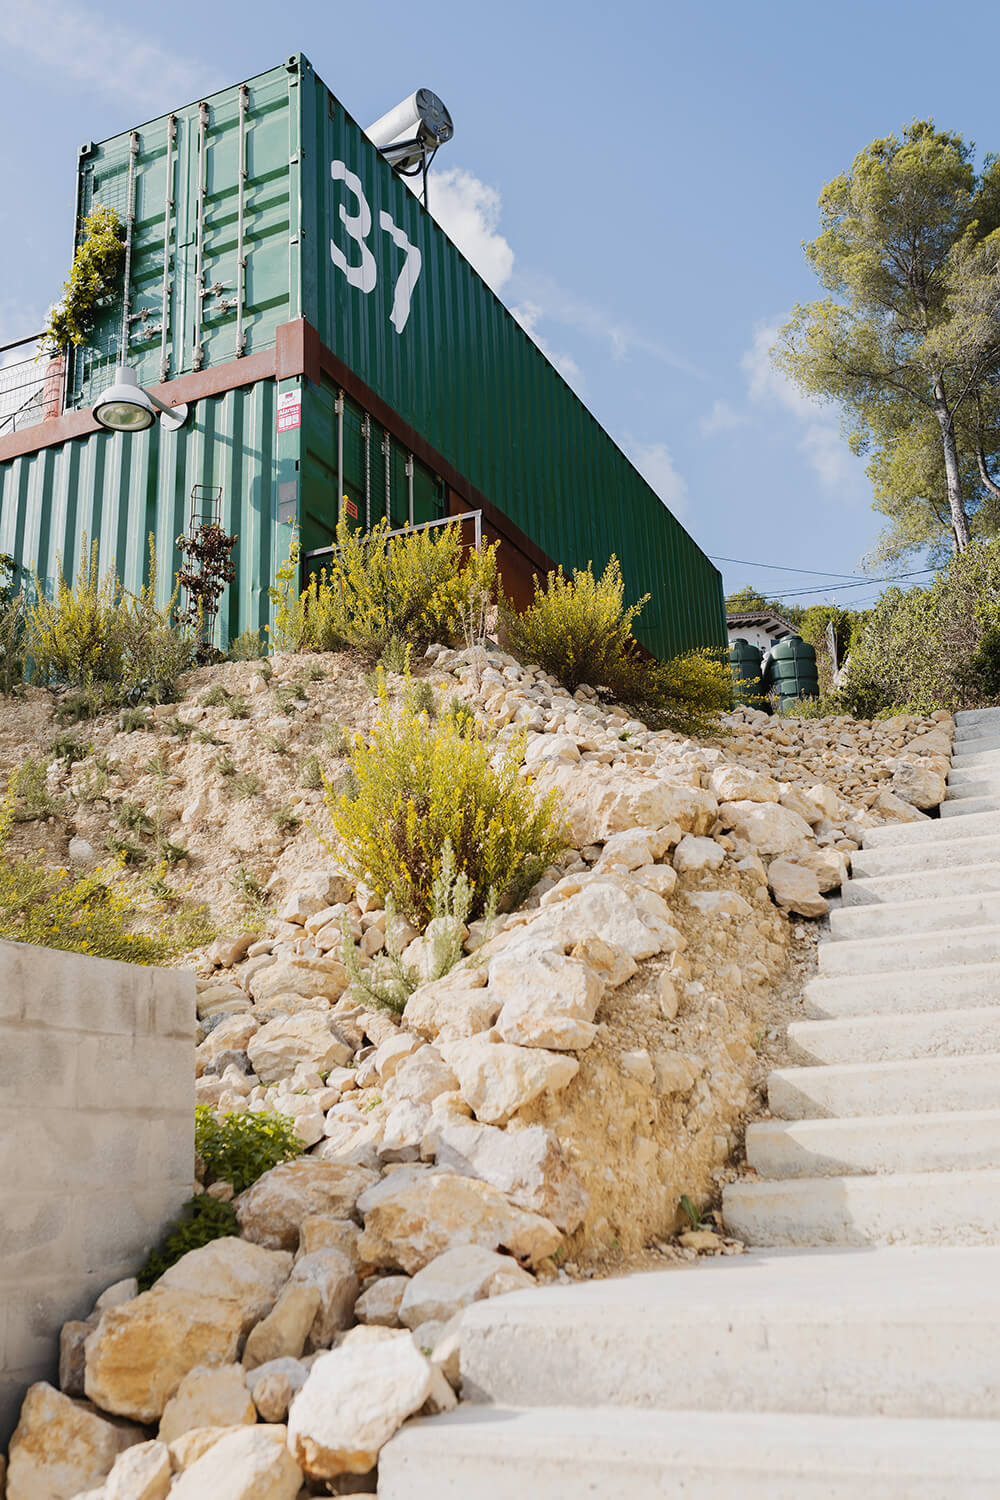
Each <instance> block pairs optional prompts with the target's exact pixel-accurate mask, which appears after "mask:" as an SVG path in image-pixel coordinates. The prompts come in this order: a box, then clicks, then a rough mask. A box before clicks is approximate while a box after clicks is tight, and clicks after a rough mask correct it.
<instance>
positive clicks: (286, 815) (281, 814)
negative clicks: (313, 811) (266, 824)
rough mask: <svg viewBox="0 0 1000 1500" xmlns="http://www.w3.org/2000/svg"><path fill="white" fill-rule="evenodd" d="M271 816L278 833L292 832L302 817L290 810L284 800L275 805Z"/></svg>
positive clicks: (297, 826) (299, 824)
mask: <svg viewBox="0 0 1000 1500" xmlns="http://www.w3.org/2000/svg"><path fill="white" fill-rule="evenodd" d="M271 816H272V819H273V821H274V826H275V828H276V829H277V830H278V832H279V833H294V832H295V830H296V829H297V828H299V827H300V826H301V824H302V819H301V818H300V817H299V816H298V814H297V813H294V812H292V809H291V808H290V807H289V806H288V804H287V803H286V802H283V803H282V804H281V806H280V807H276V808H275V809H274V812H273V813H272V815H271Z"/></svg>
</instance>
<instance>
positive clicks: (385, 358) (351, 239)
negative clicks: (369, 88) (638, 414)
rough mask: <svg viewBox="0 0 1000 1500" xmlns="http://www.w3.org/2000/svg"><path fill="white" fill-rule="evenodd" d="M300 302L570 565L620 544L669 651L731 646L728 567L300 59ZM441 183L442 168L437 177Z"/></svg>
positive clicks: (345, 354) (649, 626) (660, 645)
mask: <svg viewBox="0 0 1000 1500" xmlns="http://www.w3.org/2000/svg"><path fill="white" fill-rule="evenodd" d="M301 68H302V90H301V106H302V135H301V143H302V148H303V194H302V242H303V259H302V313H303V316H304V317H305V318H306V319H307V320H308V321H309V322H310V323H312V324H313V325H314V326H315V327H316V328H317V329H318V330H319V333H320V337H321V338H322V339H323V341H324V342H325V343H326V344H327V345H328V346H329V347H330V348H331V349H332V350H333V352H334V353H335V354H336V355H337V356H338V357H339V358H340V359H341V360H343V362H344V363H345V364H346V365H347V366H348V367H349V368H350V369H351V370H353V371H355V372H356V373H357V374H358V375H359V376H360V377H361V379H362V380H364V381H365V382H366V384H368V385H369V386H370V387H371V388H372V389H373V390H374V391H375V392H376V394H377V395H379V396H380V397H381V398H382V399H383V400H384V401H386V402H387V403H388V405H389V406H391V407H392V409H393V410H394V411H396V412H397V413H399V415H400V416H401V417H402V418H403V419H404V420H405V421H406V422H408V423H409V424H410V425H411V426H412V427H414V428H415V429H416V430H417V431H418V432H419V433H420V434H421V435H422V436H423V437H424V438H425V439H426V440H427V442H428V443H430V444H431V445H432V446H433V447H434V448H435V449H436V450H437V451H438V452H439V453H440V454H441V455H442V456H443V457H444V458H445V459H446V460H447V461H448V462H449V463H451V464H452V465H453V466H454V467H455V468H456V469H457V470H458V471H459V472H460V473H461V474H463V475H464V476H465V477H466V478H467V479H468V480H469V481H470V483H471V484H472V485H474V486H475V487H476V489H478V490H480V491H481V492H482V493H483V494H485V495H486V496H487V497H488V498H489V499H490V500H491V501H493V503H494V504H495V505H497V506H498V507H499V508H500V509H501V510H502V511H503V512H504V513H505V514H506V515H507V516H509V517H510V519H511V520H512V521H513V522H514V523H515V524H516V525H517V526H519V527H520V528H521V529H522V530H523V531H524V532H526V533H527V535H528V536H529V537H531V538H532V539H533V540H534V541H535V542H536V543H537V544H538V545H539V546H540V547H541V548H543V549H544V551H546V552H547V553H548V554H549V555H550V556H551V557H553V558H555V559H556V560H557V561H559V562H561V563H563V564H565V565H569V566H585V565H586V564H587V563H588V562H589V561H591V560H592V561H593V562H594V564H595V566H596V567H598V568H601V567H603V566H604V564H605V563H606V561H607V559H608V558H609V556H610V555H611V554H612V553H617V555H618V557H619V559H620V561H621V564H622V571H623V573H624V575H625V580H626V586H627V590H628V593H629V595H630V596H632V597H635V596H637V595H640V594H644V593H647V592H648V593H649V594H651V596H652V598H651V601H650V603H649V605H648V606H647V608H646V610H645V612H644V614H643V616H642V618H641V620H640V622H639V625H638V628H637V632H636V633H637V635H639V637H640V638H641V639H642V640H643V642H644V644H646V645H647V646H649V648H650V649H651V650H653V651H655V652H656V653H657V654H658V655H666V654H670V653H672V652H676V651H679V650H683V649H685V648H687V647H689V646H694V645H707V644H714V645H720V646H724V645H725V643H726V639H727V636H726V625H725V610H724V605H723V597H722V580H721V576H720V574H719V573H718V571H717V569H715V568H714V567H713V566H712V564H711V563H710V562H709V560H708V558H707V557H706V556H705V554H704V553H703V552H702V551H701V550H700V548H699V547H698V546H697V545H696V544H695V543H694V542H693V541H692V539H691V538H690V537H689V536H688V534H687V533H686V532H685V531H684V529H683V528H682V527H681V526H680V525H679V524H678V522H677V521H676V520H675V519H674V517H673V516H672V515H671V514H670V513H669V511H667V510H666V508H665V507H664V506H663V504H662V502H661V501H660V499H659V497H658V496H657V495H656V494H655V493H654V492H653V490H652V489H651V488H650V487H649V485H648V484H647V483H646V481H645V480H644V479H643V478H642V476H641V475H640V474H639V473H638V472H637V470H636V469H635V468H634V467H633V465H632V464H631V463H630V462H629V460H628V459H627V458H626V457H625V455H624V454H623V453H622V452H621V450H620V449H619V448H618V447H617V445H616V444H615V443H614V442H613V441H612V439H611V438H610V437H609V436H608V434H607V433H606V432H605V431H604V429H603V428H602V427H601V426H600V424H599V423H598V422H597V420H596V419H595V418H594V417H593V416H591V414H590V412H589V411H588V410H587V409H586V407H585V406H584V405H583V403H582V402H581V401H580V400H579V398H578V397H577V396H576V395H575V394H574V393H573V391H572V390H571V389H570V388H569V386H568V385H567V384H566V382H565V381H564V380H563V379H562V377H561V376H560V375H559V374H558V373H557V372H556V370H555V369H554V368H553V367H552V365H550V364H549V362H548V360H547V359H546V358H545V356H544V355H543V354H542V353H541V351H540V350H539V348H538V346H537V345H536V344H535V343H534V341H533V340H532V339H530V338H529V337H528V335H527V334H526V333H525V332H524V330H523V329H522V328H521V326H520V325H519V324H518V323H517V321H516V320H515V319H514V318H513V317H512V316H511V314H510V313H509V312H508V311H507V310H506V308H504V306H503V305H502V303H501V302H500V301H499V300H498V298H497V297H496V296H495V295H494V294H493V292H491V291H490V289H489V288H488V287H487V285H486V283H485V282H484V281H483V280H482V278H481V277H480V276H479V275H478V274H477V273H476V272H475V271H474V270H473V269H472V267H471V266H470V264H469V263H468V261H467V260H466V259H465V257H464V256H463V255H462V254H461V253H460V252H459V251H458V250H457V249H456V248H455V246H454V245H453V244H452V242H451V240H450V239H449V238H448V236H447V235H446V234H445V233H444V231H443V230H442V229H440V228H439V226H438V225H437V224H436V223H435V222H434V220H433V219H432V218H431V217H430V215H429V214H428V213H427V212H426V211H425V210H424V209H423V207H422V206H421V204H420V203H419V202H418V201H417V199H416V198H415V197H414V195H413V193H411V192H410V190H409V188H408V187H407V186H406V185H405V183H404V182H403V180H402V179H401V178H400V177H398V176H397V175H396V174H395V173H394V172H393V171H392V170H391V168H390V167H389V166H388V164H387V163H386V162H385V160H384V159H383V158H382V156H381V155H380V154H379V152H378V151H377V150H376V149H375V147H374V146H373V145H372V144H371V142H370V141H369V140H368V138H367V137H366V136H365V134H364V133H363V131H362V130H361V129H360V128H359V126H358V125H357V124H356V123H355V121H354V120H352V119H351V117H350V116H349V115H348V114H347V112H346V111H345V110H344V109H343V107H342V106H341V105H340V104H339V103H338V102H337V101H336V100H335V99H334V98H333V96H332V95H331V94H330V92H329V90H328V89H326V88H325V86H324V85H323V84H322V83H321V81H320V80H319V79H318V78H317V77H316V75H315V73H314V72H313V70H312V68H311V67H310V65H309V64H308V62H306V60H305V59H304V58H303V59H301ZM431 193H432V194H433V174H432V177H431Z"/></svg>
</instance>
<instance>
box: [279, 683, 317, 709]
mask: <svg viewBox="0 0 1000 1500" xmlns="http://www.w3.org/2000/svg"><path fill="white" fill-rule="evenodd" d="M308 700H309V694H308V693H307V692H306V688H305V684H304V683H302V682H282V683H280V684H279V686H278V687H276V688H275V689H274V706H275V708H276V709H277V710H278V713H279V714H293V713H295V712H296V710H297V709H298V706H299V704H300V703H306V702H308Z"/></svg>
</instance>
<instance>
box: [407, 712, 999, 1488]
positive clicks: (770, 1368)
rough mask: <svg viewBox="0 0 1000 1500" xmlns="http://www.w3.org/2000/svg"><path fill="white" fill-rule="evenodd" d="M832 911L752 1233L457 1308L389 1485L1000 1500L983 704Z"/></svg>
mask: <svg viewBox="0 0 1000 1500" xmlns="http://www.w3.org/2000/svg"><path fill="white" fill-rule="evenodd" d="M830 926H831V934H830V939H829V941H827V942H826V943H824V944H823V945H822V946H821V948H820V957H819V974H818V976H817V977H816V978H815V979H814V980H812V981H811V983H810V984H809V986H808V988H807V991H806V1012H807V1015H808V1017H809V1019H807V1020H804V1021H801V1022H797V1023H795V1024H794V1025H792V1026H791V1027H790V1028H789V1042H790V1049H791V1051H792V1054H793V1056H794V1058H795V1062H796V1066H793V1067H788V1068H782V1069H780V1070H778V1071H777V1072H775V1073H773V1074H772V1075H771V1077H770V1079H769V1080H768V1102H769V1105H770V1109H771V1114H772V1118H771V1119H769V1120H766V1121H762V1122H760V1123H758V1124H755V1125H751V1126H750V1127H749V1128H748V1130H747V1142H746V1145H747V1164H748V1168H749V1169H750V1170H749V1171H748V1173H747V1175H746V1176H745V1177H744V1178H743V1179H741V1180H740V1181H738V1182H736V1183H734V1184H733V1185H731V1186H730V1187H728V1188H727V1189H726V1190H725V1194H724V1200H723V1211H724V1215H725V1220H726V1224H727V1227H728V1229H729V1231H730V1233H732V1234H735V1235H738V1236H740V1237H741V1238H743V1239H744V1240H746V1242H747V1243H748V1245H749V1246H751V1247H753V1248H752V1249H751V1250H750V1251H749V1252H748V1254H747V1255H746V1256H744V1257H741V1258H739V1259H728V1258H727V1259H721V1260H714V1261H710V1262H704V1263H702V1264H700V1265H698V1266H694V1267H692V1268H690V1269H689V1270H685V1271H671V1272H658V1273H654V1274H652V1275H647V1276H635V1277H630V1278H624V1279H622V1280H619V1281H605V1282H597V1283H590V1284H586V1285H580V1286H573V1287H567V1288H561V1287H557V1288H547V1289H544V1290H541V1291H535V1292H528V1293H519V1294H515V1295H513V1296H508V1297H503V1298H499V1299H497V1300H496V1301H495V1302H485V1303H480V1304H478V1305H476V1306H475V1307H472V1308H470V1309H469V1311H468V1312H467V1314H466V1317H465V1323H464V1334H463V1345H462V1376H463V1397H464V1400H463V1404H462V1405H461V1406H460V1407H459V1408H458V1410H457V1411H456V1412H454V1413H452V1414H451V1415H450V1416H448V1417H442V1418H436V1419H434V1420H433V1421H429V1422H417V1423H413V1424H410V1425H409V1426H408V1427H406V1428H405V1429H404V1430H403V1431H402V1432H401V1433H400V1434H399V1435H398V1436H397V1437H396V1438H395V1439H394V1440H393V1441H392V1442H391V1443H390V1444H389V1445H388V1447H387V1448H386V1449H385V1450H384V1451H383V1455H382V1461H381V1465H380V1486H379V1494H380V1496H382V1497H383V1500H429V1497H431V1496H433V1497H434V1500H448V1497H457V1496H459V1495H462V1496H463V1497H467V1496H472V1497H475V1500H515V1497H518V1500H520V1497H522V1496H524V1495H529V1494H530V1495H531V1496H532V1497H533V1500H570V1497H573V1500H577V1497H579V1496H582V1495H588V1496H593V1497H595V1500H596V1497H601V1500H611V1497H619V1496H620V1497H622V1500H625V1497H627V1500H654V1497H656V1500H671V1497H674V1496H690V1495H693V1494H695V1493H697V1495H698V1496H699V1497H706V1500H716V1497H717V1500H723V1497H725V1500H758V1497H760V1500H763V1497H765V1496H766V1497H767V1500H820V1497H822V1500H848V1497H851V1500H854V1497H856V1496H858V1495H861V1494H863V1495H864V1496H865V1500H959V1497H962V1500H986V1497H987V1496H989V1497H990V1500H996V1497H997V1496H1000V709H983V710H978V711H976V712H975V713H969V714H959V715H958V729H957V734H956V744H955V752H954V756H953V763H952V771H951V775H950V777H949V786H948V794H947V801H946V802H945V803H944V805H943V806H942V809H941V817H940V819H936V820H933V821H931V822H920V823H913V824H898V825H889V826H887V827H884V828H879V829H874V830H872V831H871V832H869V833H868V834H867V835H866V837H865V846H864V849H863V850H861V851H859V852H858V853H857V854H855V855H854V856H853V859H852V879H851V880H850V881H849V883H848V884H847V886H846V888H845V890H844V892H843V900H842V904H841V906H840V907H839V908H838V909H837V910H836V911H835V912H833V914H832V916H831V923H830Z"/></svg>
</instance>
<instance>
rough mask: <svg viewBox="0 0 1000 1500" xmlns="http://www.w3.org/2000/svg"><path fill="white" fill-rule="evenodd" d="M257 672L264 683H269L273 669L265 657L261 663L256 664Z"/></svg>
mask: <svg viewBox="0 0 1000 1500" xmlns="http://www.w3.org/2000/svg"><path fill="white" fill-rule="evenodd" d="M257 671H258V672H259V673H260V675H261V677H263V679H264V681H265V682H270V681H271V679H272V677H273V676H274V668H273V667H272V666H271V663H270V662H269V661H268V659H267V657H266V656H265V657H264V659H263V661H260V662H258V664H257Z"/></svg>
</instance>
